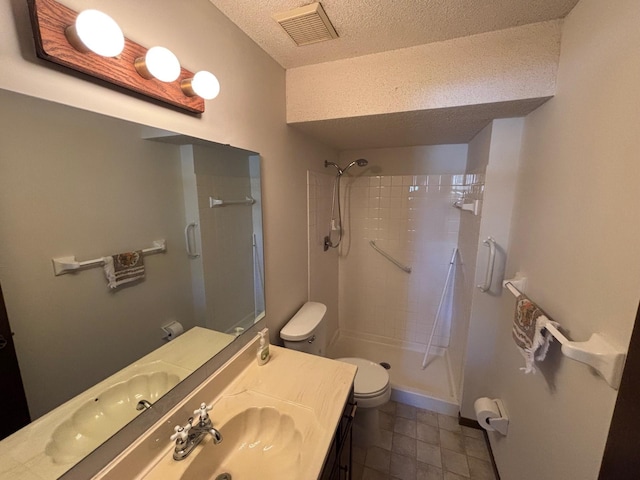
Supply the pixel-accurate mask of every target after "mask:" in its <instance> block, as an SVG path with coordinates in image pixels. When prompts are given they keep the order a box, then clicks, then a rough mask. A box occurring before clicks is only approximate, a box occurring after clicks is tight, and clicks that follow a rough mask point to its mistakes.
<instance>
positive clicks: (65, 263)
mask: <svg viewBox="0 0 640 480" xmlns="http://www.w3.org/2000/svg"><path fill="white" fill-rule="evenodd" d="M166 250H167V244H166V242H165V241H164V240H156V241H155V242H153V247H149V248H145V249H144V250H142V254H143V255H153V254H154V253H162V252H164V251H166ZM51 261H52V262H53V272H54V273H55V275H56V276H58V275H63V274H65V273H69V272H75V271H77V270H80V269H85V268H92V267H101V266H102V265H104V260H103V259H102V257H100V258H95V259H93V260H85V261H84V262H78V261H77V260H76V257H75V256H70V257H57V258H52V259H51Z"/></svg>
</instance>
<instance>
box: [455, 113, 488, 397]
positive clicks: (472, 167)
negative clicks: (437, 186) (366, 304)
mask: <svg viewBox="0 0 640 480" xmlns="http://www.w3.org/2000/svg"><path fill="white" fill-rule="evenodd" d="M492 128H493V122H492V123H490V124H489V125H487V126H486V127H485V128H483V129H482V130H481V131H480V132H479V133H478V134H477V135H476V136H475V137H474V138H473V140H471V142H469V153H468V155H467V169H466V172H465V173H467V174H469V177H470V178H469V180H470V182H466V183H467V184H469V187H468V189H467V191H466V192H465V196H466V197H467V198H468V199H469V200H482V197H483V192H484V178H485V176H484V173H485V170H486V168H487V164H488V163H489V148H490V146H491V130H492ZM474 184H475V186H474ZM481 219H482V217H481V216H480V215H472V214H471V213H470V212H466V211H461V212H460V228H459V231H458V259H457V267H456V270H455V277H454V278H455V288H454V292H453V305H452V318H451V343H450V345H449V361H450V363H451V374H452V376H453V382H454V385H455V388H456V391H457V392H458V395H459V396H461V395H462V387H463V371H464V363H463V362H464V360H465V355H466V348H467V336H468V331H469V319H470V317H471V300H472V297H473V291H474V289H475V288H476V286H475V285H474V282H475V272H476V258H477V255H478V239H479V238H480V221H481Z"/></svg>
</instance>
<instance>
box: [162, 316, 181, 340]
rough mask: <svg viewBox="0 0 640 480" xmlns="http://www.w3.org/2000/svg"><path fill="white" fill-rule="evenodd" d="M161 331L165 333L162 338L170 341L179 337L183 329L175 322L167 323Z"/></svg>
mask: <svg viewBox="0 0 640 480" xmlns="http://www.w3.org/2000/svg"><path fill="white" fill-rule="evenodd" d="M162 330H163V331H164V332H165V333H166V335H165V336H164V338H166V339H167V340H168V341H171V340H173V339H174V338H176V337H177V336H178V335H181V334H182V333H184V327H183V326H182V324H181V323H180V322H175V321H174V322H171V323H168V324H167V325H165V326H164V327H162Z"/></svg>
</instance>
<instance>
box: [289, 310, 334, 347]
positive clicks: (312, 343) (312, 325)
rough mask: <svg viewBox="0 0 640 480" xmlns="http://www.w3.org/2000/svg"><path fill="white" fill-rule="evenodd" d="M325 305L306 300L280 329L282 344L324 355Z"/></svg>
mask: <svg viewBox="0 0 640 480" xmlns="http://www.w3.org/2000/svg"><path fill="white" fill-rule="evenodd" d="M326 313H327V306H326V305H324V304H323V303H318V302H307V303H305V304H304V305H302V307H301V308H300V310H298V312H297V313H296V314H295V315H294V316H293V317H292V318H291V320H289V321H288V322H287V324H286V325H285V326H284V327H283V328H282V330H280V338H282V340H284V346H285V347H286V348H291V349H293V350H298V351H300V352H305V353H311V354H312V355H320V356H324V354H325V343H326V340H325V338H326V326H325V322H324V316H325V314H326Z"/></svg>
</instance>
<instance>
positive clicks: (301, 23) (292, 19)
mask: <svg viewBox="0 0 640 480" xmlns="http://www.w3.org/2000/svg"><path fill="white" fill-rule="evenodd" d="M273 18H274V19H275V21H276V22H278V23H279V24H280V26H282V28H284V31H285V32H287V33H288V34H289V36H290V37H291V39H292V40H293V41H294V42H295V44H296V45H298V46H299V47H301V46H303V45H309V44H312V43H317V42H324V41H326V40H331V39H334V38H338V33H337V32H336V30H335V28H333V25H331V21H330V20H329V17H327V14H326V13H325V11H324V9H323V8H322V5H320V3H317V2H316V3H312V4H310V5H305V6H304V7H300V8H295V9H293V10H289V11H287V12H282V13H276V14H275V15H273Z"/></svg>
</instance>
